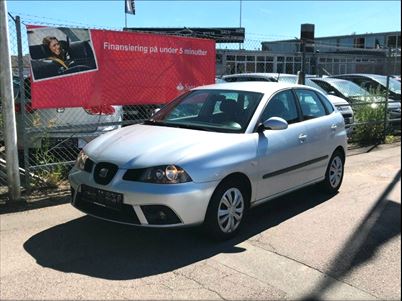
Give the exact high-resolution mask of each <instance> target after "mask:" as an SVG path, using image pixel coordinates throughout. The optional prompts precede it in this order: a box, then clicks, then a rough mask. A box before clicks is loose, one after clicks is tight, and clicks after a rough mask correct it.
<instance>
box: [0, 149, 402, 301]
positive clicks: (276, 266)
mask: <svg viewBox="0 0 402 301" xmlns="http://www.w3.org/2000/svg"><path fill="white" fill-rule="evenodd" d="M400 160H401V148H400V143H397V144H393V145H387V146H380V147H377V148H373V149H366V150H361V149H359V150H350V151H349V153H348V157H347V161H346V173H345V178H344V182H343V185H342V187H341V189H340V192H339V193H338V194H337V195H335V196H332V197H329V196H327V195H323V194H321V193H320V192H318V191H317V189H316V188H315V187H309V188H306V189H302V190H299V191H297V192H294V193H292V194H289V195H287V196H285V197H281V198H278V199H276V200H274V201H271V202H270V203H268V204H264V205H261V206H259V207H257V208H255V209H254V210H252V211H251V212H250V214H249V216H248V218H247V220H246V223H245V225H244V227H243V229H242V232H241V233H240V235H238V236H237V237H236V238H234V239H233V240H230V241H227V242H220V243H217V242H213V241H210V240H208V239H207V238H206V237H205V235H204V234H203V233H202V232H200V231H199V229H197V228H187V229H176V230H158V229H144V228H137V227H131V226H125V225H119V224H114V223H110V222H105V221H101V220H98V219H95V218H91V217H88V216H86V215H84V214H82V213H80V212H79V211H77V210H76V209H74V208H73V207H72V206H71V205H70V204H68V203H67V204H66V202H68V200H69V196H68V195H65V196H56V195H55V196H44V197H43V198H39V199H36V200H30V201H29V204H28V205H25V206H23V207H6V206H2V207H0V255H1V256H0V299H1V300H9V299H13V300H16V299H18V300H34V299H42V300H43V299H47V300H60V299H63V300H65V299H74V300H77V299H83V300H106V299H115V300H116V299H118V300H123V299H130V300H167V299H169V300H172V299H173V300H189V299H192V300H221V299H224V300H226V299H228V300H245V299H248V300H250V299H251V300H285V299H286V300H296V299H297V300H312V299H316V300H375V299H377V300H400V299H401V185H400V184H401V182H400V166H401V161H400ZM50 205H52V206H50Z"/></svg>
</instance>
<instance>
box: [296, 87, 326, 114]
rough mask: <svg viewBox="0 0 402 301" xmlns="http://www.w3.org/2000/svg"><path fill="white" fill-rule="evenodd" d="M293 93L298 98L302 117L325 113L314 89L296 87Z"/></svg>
mask: <svg viewBox="0 0 402 301" xmlns="http://www.w3.org/2000/svg"><path fill="white" fill-rule="evenodd" d="M295 93H296V95H297V98H298V99H299V103H300V107H301V110H302V114H303V119H305V120H308V119H314V118H318V117H322V116H325V115H326V114H327V113H326V111H325V107H324V105H323V104H322V103H321V101H320V99H319V98H318V95H317V94H316V93H315V92H314V91H310V90H302V89H296V90H295Z"/></svg>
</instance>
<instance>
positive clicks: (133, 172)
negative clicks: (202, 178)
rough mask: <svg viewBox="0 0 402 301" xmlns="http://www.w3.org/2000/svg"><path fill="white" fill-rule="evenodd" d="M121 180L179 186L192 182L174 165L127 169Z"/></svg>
mask: <svg viewBox="0 0 402 301" xmlns="http://www.w3.org/2000/svg"><path fill="white" fill-rule="evenodd" d="M123 180H127V181H136V182H147V183H155V184H179V183H186V182H191V181H192V179H191V178H190V176H189V175H188V174H187V173H186V172H185V171H184V170H183V169H182V168H180V167H178V166H176V165H162V166H155V167H150V168H142V169H129V170H127V172H126V173H125V174H124V176H123Z"/></svg>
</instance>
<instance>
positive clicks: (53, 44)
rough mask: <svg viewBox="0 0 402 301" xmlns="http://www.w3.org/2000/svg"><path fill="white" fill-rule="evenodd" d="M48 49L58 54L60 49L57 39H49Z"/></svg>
mask: <svg viewBox="0 0 402 301" xmlns="http://www.w3.org/2000/svg"><path fill="white" fill-rule="evenodd" d="M49 49H50V51H51V52H52V53H54V54H55V55H60V53H61V49H60V43H59V41H58V40H51V41H50V44H49Z"/></svg>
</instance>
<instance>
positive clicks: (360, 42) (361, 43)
mask: <svg viewBox="0 0 402 301" xmlns="http://www.w3.org/2000/svg"><path fill="white" fill-rule="evenodd" d="M353 47H354V48H364V38H362V37H358V38H355V40H354V44H353Z"/></svg>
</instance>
